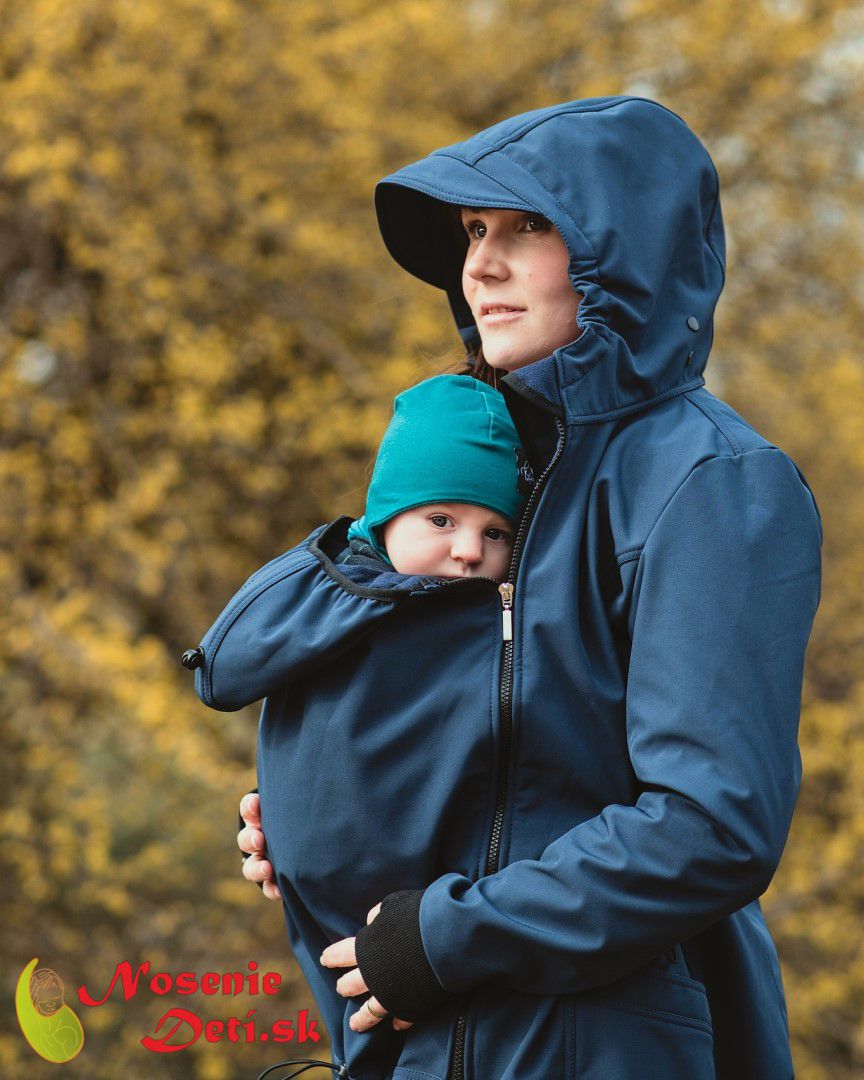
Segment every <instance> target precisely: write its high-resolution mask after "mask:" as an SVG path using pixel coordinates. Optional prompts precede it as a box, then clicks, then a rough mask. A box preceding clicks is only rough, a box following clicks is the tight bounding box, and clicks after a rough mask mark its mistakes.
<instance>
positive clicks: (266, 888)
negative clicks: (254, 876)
mask: <svg viewBox="0 0 864 1080" xmlns="http://www.w3.org/2000/svg"><path fill="white" fill-rule="evenodd" d="M261 891H262V892H263V893H264V895H265V896H266V897H267V899H268V900H281V899H282V893H281V892H279V886H278V885H277V884H275V882H273V881H269V880H268V881H265V882H262V885H261Z"/></svg>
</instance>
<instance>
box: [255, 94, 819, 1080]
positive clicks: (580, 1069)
mask: <svg viewBox="0 0 864 1080" xmlns="http://www.w3.org/2000/svg"><path fill="white" fill-rule="evenodd" d="M376 208H377V213H378V220H379V224H380V228H381V232H382V235H383V237H384V241H385V243H386V245H387V247H388V249H389V251H390V252H391V254H392V255H393V257H394V258H395V259H396V260H397V261H398V262H399V263H400V265H401V266H403V267H404V268H405V269H406V270H408V271H409V272H410V273H412V274H414V275H416V276H417V277H419V278H421V279H422V280H424V281H427V282H429V283H430V284H433V285H436V286H438V287H439V288H442V289H444V290H445V291H446V293H447V296H448V299H449V301H450V305H451V308H452V311H453V315H454V318H455V321H456V325H457V328H458V330H459V333H460V335H461V337H462V340H463V342H464V344H465V346H466V350H467V353H468V357H469V363H468V366H467V369H466V371H467V372H470V373H473V374H474V375H475V376H477V377H481V378H487V379H489V380H490V381H493V382H495V384H496V385H497V386H498V387H499V389H500V390H501V391H502V393H503V394H504V396H505V400H506V403H507V406H508V409H509V411H510V413H511V415H512V417H513V420H514V422H515V424H516V426H517V429H518V431H519V434H520V437H521V440H522V443H523V445H524V447H525V450H526V454H527V466H526V477H527V481H528V483H529V484H531V487H532V490H531V495H530V498H529V501H528V505H527V508H526V511H525V514H524V516H523V519H522V523H521V526H520V530H519V534H518V537H517V540H516V545H515V550H514V555H513V561H512V564H511V567H510V573H509V581H511V582H512V583H513V584H514V586H515V590H514V593H513V604H512V615H513V636H512V640H511V641H506V640H505V641H503V642H502V641H500V638H499V643H498V645H497V647H496V649H494V650H493V649H490V650H488V651H487V652H485V653H483V654H482V655H481V654H478V656H472V658H471V663H470V664H469V666H468V667H469V669H468V670H467V671H466V678H467V679H469V680H470V681H471V684H472V685H473V686H476V687H478V691H477V694H478V709H482V708H483V705H482V702H485V703H486V706H485V707H486V708H487V710H488V715H489V729H490V730H489V737H488V738H489V741H488V751H489V753H488V762H489V777H488V799H487V801H485V802H484V801H483V800H482V799H481V800H478V805H479V806H480V807H481V809H480V810H478V811H477V812H476V813H474V814H473V816H471V815H464V816H463V818H462V819H460V821H459V823H458V827H456V828H455V830H454V829H453V828H450V830H449V832H448V835H447V846H446V851H444V850H443V849H442V852H441V853H440V858H437V859H436V860H434V871H433V873H432V874H431V876H427V877H425V878H424V879H423V880H415V879H414V878H413V877H412V876H411V875H410V873H409V874H407V875H406V880H404V882H403V883H402V884H401V886H400V887H398V888H396V889H395V890H394V889H393V887H392V884H391V885H390V886H389V888H387V889H386V890H383V889H382V895H381V897H380V899H381V900H383V901H384V902H383V905H382V904H381V903H380V902H379V903H376V904H374V906H372V907H371V910H370V911H369V914H368V916H367V925H366V926H360V927H358V928H357V931H356V933H355V934H354V936H346V937H344V938H342V939H341V940H338V941H334V942H333V943H332V944H331V945H330V946H329V947H328V948H327V949H326V950H325V953H324V955H323V957H322V961H323V962H322V964H321V966H320V969H319V972H320V974H319V975H318V978H319V980H320V985H321V986H322V987H327V988H328V989H329V991H330V992H332V990H333V989H334V988H335V990H336V992H338V993H340V994H341V995H343V996H344V997H345V998H346V999H347V1004H348V1006H349V1008H348V1015H349V1023H348V1027H349V1029H350V1032H346V1031H344V1030H343V1031H342V1032H341V1033H334V1032H332V1031H331V1035H335V1036H336V1037H335V1038H334V1058H335V1059H336V1060H337V1062H338V1063H339V1065H340V1066H341V1070H342V1073H341V1074H342V1075H343V1076H350V1077H351V1078H352V1080H383V1078H385V1077H388V1078H389V1077H391V1076H392V1077H393V1078H394V1080H412V1078H413V1080H418V1078H419V1080H445V1078H446V1080H469V1078H476V1080H502V1078H505V1077H507V1078H518V1080H548V1078H550V1077H553V1076H554V1077H559V1076H568V1077H578V1078H579V1080H631V1078H633V1080H635V1078H636V1077H639V1078H640V1080H644V1078H645V1077H657V1078H658V1080H659V1078H661V1077H662V1078H663V1080H694V1078H699V1080H702V1078H706V1080H708V1078H712V1077H715V1076H716V1077H717V1078H721V1080H732V1078H734V1080H751V1078H752V1080H781V1078H782V1080H787V1078H789V1077H792V1076H793V1067H792V1060H791V1054H790V1049H789V1035H788V1028H787V1018H786V1007H785V1001H784V996H783V988H782V981H781V976H780V969H779V964H778V960H777V954H776V950H775V948H774V944H773V941H772V939H771V936H770V934H769V932H768V929H767V927H766V925H765V922H764V920H763V918H762V913H761V910H760V906H759V900H758V898H759V896H760V895H761V894H762V893H763V892H764V891H765V889H766V888H767V887H768V884H769V883H770V881H771V879H772V877H773V874H774V872H775V870H776V868H777V865H778V862H779V860H780V856H781V854H782V851H783V847H784V844H785V841H786V836H787V833H788V830H789V826H790V822H791V818H792V813H793V809H794V805H795V800H796V796H797V791H798V786H799V782H800V777H801V760H800V755H799V752H798V747H797V725H798V718H799V712H800V702H801V686H802V678H803V663H804V653H805V648H806V644H807V640H808V637H809V634H810V629H811V626H812V622H813V618H814V616H815V612H816V609H817V606H818V603H819V596H820V588H821V552H820V547H821V542H822V527H821V520H820V517H819V512H818V508H817V506H816V504H815V501H814V499H813V497H812V494H811V492H810V490H809V488H808V486H807V484H806V481H805V479H804V477H803V476H802V474H801V473H800V471H799V470H798V468H797V466H796V465H795V464H794V462H792V460H791V459H790V458H789V457H788V456H787V455H786V454H785V453H784V452H783V451H782V450H781V449H779V448H778V447H776V446H774V445H773V444H772V443H770V442H769V441H768V440H767V439H765V438H764V437H763V436H761V435H760V434H759V433H758V432H757V431H755V430H754V429H753V428H752V426H751V425H749V424H748V423H747V422H746V421H745V420H744V419H743V418H742V417H741V416H739V415H738V414H737V413H736V412H734V411H733V410H732V409H731V408H730V407H729V406H728V405H727V404H726V403H724V402H723V401H720V400H719V399H717V398H716V397H714V396H713V395H712V394H711V393H709V392H708V391H707V390H706V389H705V386H704V377H703V372H704V370H705V364H706V361H707V358H708V353H709V351H710V348H711V344H712V339H713V314H714V309H715V305H716V303H717V300H718V297H719V295H720V292H721V289H722V287H723V281H724V258H725V246H724V235H723V225H722V217H721V211H720V202H719V192H718V181H717V175H716V172H715V169H714V167H713V164H712V162H711V160H710V158H709V156H708V154H707V152H706V151H705V149H704V147H703V146H702V145H701V143H700V142H699V141H698V139H697V138H696V137H695V136H694V135H693V133H692V132H691V131H690V130H689V128H688V127H687V125H686V124H685V123H684V121H683V120H681V118H680V117H678V116H677V115H676V114H674V113H672V112H671V111H669V110H668V109H666V108H665V107H663V106H661V105H659V104H657V103H656V102H651V101H648V100H646V99H642V98H634V97H610V98H595V99H588V100H584V101H574V102H568V103H565V104H562V105H557V106H554V107H550V108H545V109H538V110H535V111H533V112H529V113H525V114H523V115H520V116H516V117H512V118H510V119H508V120H505V121H503V122H502V123H499V124H496V125H495V126H493V127H491V128H489V129H487V130H484V131H481V132H480V133H478V134H477V135H475V136H473V137H472V138H470V139H468V140H467V141H465V142H463V143H459V144H456V145H454V146H450V147H446V148H443V149H440V150H436V151H435V152H434V153H432V154H430V155H429V156H428V157H427V158H425V159H423V160H421V161H419V162H416V163H414V164H411V165H408V166H406V167H405V168H403V169H400V170H399V171H397V172H396V173H393V174H392V175H390V176H388V177H386V178H385V179H383V180H382V181H380V183H379V184H378V186H377V188H376ZM456 214H458V215H459V217H460V218H461V224H462V229H461V231H460V230H459V229H458V228H456V227H454V225H455V224H456V223H455V221H454V216H455V215H456ZM505 309H506V310H505ZM499 617H500V612H499ZM462 690H463V688H460V692H462ZM454 693H456V690H455V689H454V688H451V687H450V686H444V685H442V686H441V687H440V698H439V700H438V701H437V705H438V707H440V709H441V711H442V713H445V712H446V711H447V708H448V702H449V701H450V698H451V697H452V695H453V694H454ZM465 737H466V738H467V737H468V736H467V735H466V736H465ZM472 737H474V736H472ZM457 738H458V736H457ZM425 752H426V753H429V752H430V750H429V747H428V746H427V747H426V748H425ZM432 752H433V753H440V754H444V755H446V754H448V753H450V752H451V748H450V746H449V745H448V746H441V747H440V748H439V749H438V750H437V751H432ZM415 764H416V763H415ZM458 780H459V777H458V776H457V777H454V784H455V783H457V781H458ZM378 783H380V784H385V785H386V777H381V778H379V779H378ZM475 786H476V785H475ZM375 790H376V791H377V790H378V788H377V786H376V789H375ZM351 795H352V793H351V791H350V788H349V790H348V791H347V793H346V798H347V801H348V805H349V806H354V807H355V808H356V811H357V812H356V820H355V822H354V824H355V826H356V832H357V835H358V836H359V837H360V838H362V842H363V843H364V844H369V845H372V844H375V843H376V840H377V838H378V837H382V836H385V835H387V831H388V829H391V828H393V827H394V826H393V825H391V824H389V823H388V821H387V820H384V819H382V818H381V817H379V816H377V815H376V814H375V813H374V812H370V809H369V807H370V804H369V803H366V804H363V803H362V802H358V803H356V804H353V803H352V802H351ZM483 808H485V809H483ZM243 809H244V813H245V814H246V816H245V820H246V822H247V828H245V829H244V830H243V831H242V832H241V833H240V835H239V837H238V842H239V844H240V846H241V848H242V849H243V850H244V851H245V852H253V853H254V854H253V855H252V856H251V857H250V858H248V859H247V861H246V864H245V866H244V873H245V874H246V876H247V877H248V878H250V880H257V881H259V882H264V883H265V892H267V894H268V895H272V896H278V895H279V890H278V889H277V888H276V886H275V883H274V882H273V881H272V880H269V879H270V878H271V874H272V868H271V867H270V865H269V863H268V862H267V861H266V859H264V858H263V856H262V855H261V854H260V853H261V852H263V851H264V850H265V849H264V838H263V834H262V832H261V830H260V829H259V828H257V827H256V826H257V825H259V824H260V819H259V818H258V817H257V807H256V806H255V802H254V797H252V798H250V797H248V796H247V798H246V800H244V807H243ZM373 811H374V807H373ZM265 821H266V807H265ZM397 827H401V826H400V825H399V823H397ZM454 832H455V835H454ZM280 884H282V885H283V892H284V887H285V886H284V882H280ZM290 901H291V898H290V897H285V896H284V895H283V903H284V904H286V909H290ZM337 979H338V983H337V981H336V980H337ZM323 992H324V991H323V990H322V993H323ZM367 995H370V996H367ZM394 1029H395V1033H394ZM351 1033H353V1040H354V1041H353V1042H352V1041H350V1040H351V1038H352V1034H351ZM346 1038H347V1040H348V1041H346ZM358 1040H365V1042H360V1041H358Z"/></svg>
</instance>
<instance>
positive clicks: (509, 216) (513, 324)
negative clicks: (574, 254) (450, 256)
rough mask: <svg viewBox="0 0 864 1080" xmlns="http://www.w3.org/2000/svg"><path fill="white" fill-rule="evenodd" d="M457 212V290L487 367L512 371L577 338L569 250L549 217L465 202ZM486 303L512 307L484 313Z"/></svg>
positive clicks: (575, 297) (575, 296) (578, 297)
mask: <svg viewBox="0 0 864 1080" xmlns="http://www.w3.org/2000/svg"><path fill="white" fill-rule="evenodd" d="M460 212H461V216H462V226H463V228H464V229H465V231H466V232H467V234H468V252H467V254H466V256H465V264H464V266H463V268H462V291H463V292H464V293H465V299H466V300H467V301H468V305H469V307H470V308H471V312H472V314H473V315H474V321H475V323H476V324H477V329H478V330H479V331H480V338H481V340H482V342H483V356H484V357H485V358H486V362H487V364H489V366H490V367H495V368H501V369H502V370H505V371H513V370H514V369H515V368H518V367H522V366H523V365H524V364H530V363H532V362H533V361H534V360H542V359H543V357H545V356H549V355H550V354H551V353H553V352H554V351H555V349H557V348H559V347H560V346H562V345H566V344H568V342H571V341H573V340H575V339H576V338H577V337H579V335H580V334H581V332H582V328H581V327H580V326H579V324H578V323H577V321H576V312H577V311H578V309H579V301H580V300H581V299H582V297H581V295H580V294H579V293H577V292H576V291H575V289H574V288H573V286H572V284H571V283H570V278H569V276H568V273H567V267H568V264H569V262H570V255H569V252H568V251H567V246H566V245H565V243H564V240H563V239H562V237H561V234H560V233H559V232H558V230H557V229H556V228H555V226H554V225H553V224H552V222H551V221H549V220H547V219H546V218H544V217H541V216H540V215H539V214H534V213H530V212H529V213H526V212H524V211H521V210H502V209H498V208H493V209H488V208H485V209H484V208H478V207H469V206H463V207H461V208H460ZM489 305H499V306H500V307H504V308H511V309H515V310H512V311H510V312H509V313H506V312H502V311H500V310H499V311H498V312H495V311H492V312H488V313H487V307H488V306H489Z"/></svg>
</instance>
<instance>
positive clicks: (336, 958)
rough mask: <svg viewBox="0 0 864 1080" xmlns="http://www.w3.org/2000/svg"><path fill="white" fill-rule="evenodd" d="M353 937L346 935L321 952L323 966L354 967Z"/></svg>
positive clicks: (355, 959)
mask: <svg viewBox="0 0 864 1080" xmlns="http://www.w3.org/2000/svg"><path fill="white" fill-rule="evenodd" d="M355 940H356V939H355V938H353V937H346V938H342V940H341V941H334V942H333V944H332V945H328V946H327V948H326V949H325V950H324V952H322V953H321V957H320V959H321V964H322V965H323V966H324V967H331V968H333V967H356V966H357V956H356V954H355V952H354V942H355Z"/></svg>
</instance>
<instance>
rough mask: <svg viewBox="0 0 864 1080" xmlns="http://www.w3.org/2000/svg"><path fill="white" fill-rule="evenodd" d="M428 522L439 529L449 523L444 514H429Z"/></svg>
mask: <svg viewBox="0 0 864 1080" xmlns="http://www.w3.org/2000/svg"><path fill="white" fill-rule="evenodd" d="M429 520H430V521H431V522H432V524H433V525H436V526H437V527H438V528H440V529H443V528H445V526H447V525H448V524H449V523H450V518H448V517H447V515H446V514H431V515H430V516H429Z"/></svg>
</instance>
